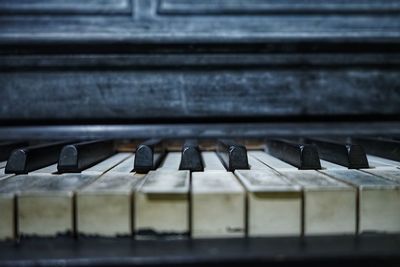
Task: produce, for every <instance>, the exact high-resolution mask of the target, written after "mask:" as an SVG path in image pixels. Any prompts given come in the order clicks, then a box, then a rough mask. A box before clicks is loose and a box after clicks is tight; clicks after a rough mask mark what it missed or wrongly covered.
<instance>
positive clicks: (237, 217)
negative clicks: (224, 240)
mask: <svg viewBox="0 0 400 267" xmlns="http://www.w3.org/2000/svg"><path fill="white" fill-rule="evenodd" d="M191 212H192V214H191V216H192V237H194V238H208V237H215V238H218V237H243V236H244V235H245V191H244V189H243V187H242V186H241V184H240V183H239V181H238V180H237V178H236V177H235V175H233V174H232V173H230V172H226V171H205V172H194V173H192V191H191Z"/></svg>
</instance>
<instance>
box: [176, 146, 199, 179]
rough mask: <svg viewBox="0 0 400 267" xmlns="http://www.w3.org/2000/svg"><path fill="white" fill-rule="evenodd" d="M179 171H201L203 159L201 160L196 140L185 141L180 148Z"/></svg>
mask: <svg viewBox="0 0 400 267" xmlns="http://www.w3.org/2000/svg"><path fill="white" fill-rule="evenodd" d="M179 169H180V170H189V171H193V172H195V171H197V172H199V171H203V170H204V166H203V159H202V158H201V154H200V149H199V145H198V143H197V141H196V140H186V141H185V144H184V145H183V147H182V157H181V163H180V165H179Z"/></svg>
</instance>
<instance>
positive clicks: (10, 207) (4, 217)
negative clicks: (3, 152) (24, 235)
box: [0, 175, 38, 240]
mask: <svg viewBox="0 0 400 267" xmlns="http://www.w3.org/2000/svg"><path fill="white" fill-rule="evenodd" d="M37 181H38V178H37V177H35V176H32V177H30V176H28V175H16V176H13V177H9V178H7V179H6V178H3V179H2V180H0V240H4V239H12V238H16V236H15V231H16V229H15V225H16V221H15V216H14V211H15V209H16V206H15V201H14V199H15V195H16V193H17V192H20V191H23V190H26V189H28V188H30V187H32V186H33V184H34V183H36V182H37Z"/></svg>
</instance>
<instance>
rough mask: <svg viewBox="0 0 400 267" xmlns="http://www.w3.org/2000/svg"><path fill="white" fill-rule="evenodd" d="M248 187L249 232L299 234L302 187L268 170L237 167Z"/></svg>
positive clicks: (260, 234)
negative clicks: (239, 168)
mask: <svg viewBox="0 0 400 267" xmlns="http://www.w3.org/2000/svg"><path fill="white" fill-rule="evenodd" d="M235 174H236V176H237V177H238V178H239V179H240V181H241V182H242V184H243V185H244V187H245V188H246V190H247V207H248V210H247V225H248V235H249V236H252V237H262V236H300V235H301V202H302V193H301V187H300V186H298V185H293V184H291V183H289V182H288V181H287V180H286V179H285V178H284V177H283V176H280V175H278V174H277V173H275V172H273V171H271V170H237V171H235Z"/></svg>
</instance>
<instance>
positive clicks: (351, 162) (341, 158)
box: [307, 139, 369, 169]
mask: <svg viewBox="0 0 400 267" xmlns="http://www.w3.org/2000/svg"><path fill="white" fill-rule="evenodd" d="M307 143H310V144H314V145H316V146H317V147H318V153H319V157H320V158H321V159H324V160H327V161H330V162H333V163H336V164H339V165H342V166H345V167H347V168H349V169H362V168H369V165H368V160H367V155H366V154H365V152H364V149H363V148H362V146H360V145H354V144H345V143H340V142H337V141H332V140H325V139H308V140H307Z"/></svg>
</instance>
